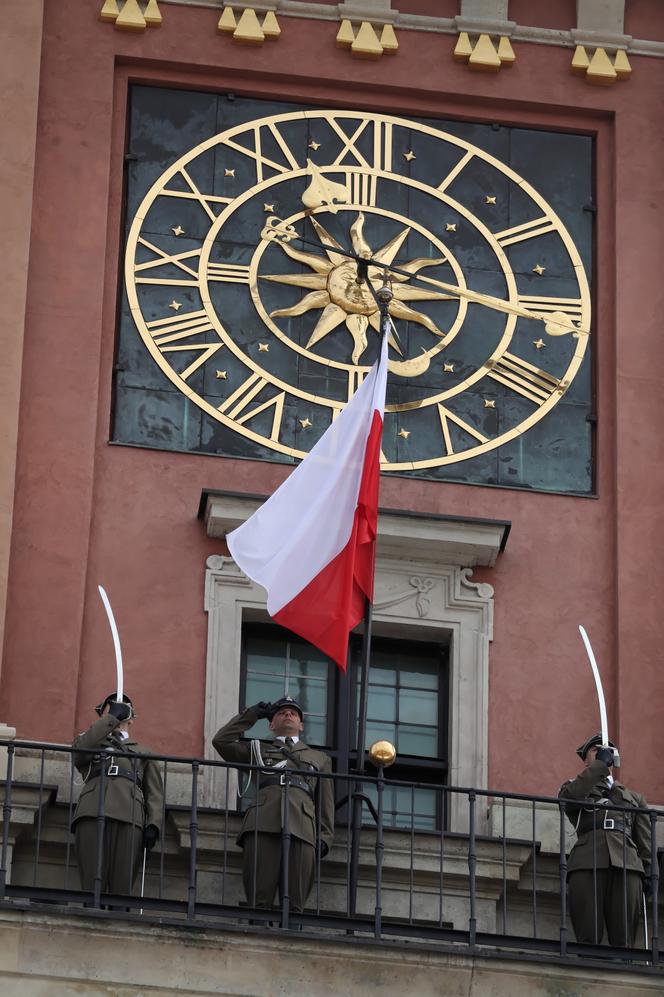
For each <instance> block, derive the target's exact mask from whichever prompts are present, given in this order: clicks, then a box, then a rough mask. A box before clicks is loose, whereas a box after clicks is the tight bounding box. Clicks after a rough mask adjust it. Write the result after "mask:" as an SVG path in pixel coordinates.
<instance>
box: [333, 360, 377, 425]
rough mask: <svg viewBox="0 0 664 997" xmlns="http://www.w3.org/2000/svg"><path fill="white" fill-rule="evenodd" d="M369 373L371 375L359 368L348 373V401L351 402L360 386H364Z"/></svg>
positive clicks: (353, 368)
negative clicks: (363, 383)
mask: <svg viewBox="0 0 664 997" xmlns="http://www.w3.org/2000/svg"><path fill="white" fill-rule="evenodd" d="M368 373H369V371H368V370H361V369H360V368H359V367H352V368H351V370H349V371H347V374H348V401H350V400H351V398H352V397H353V395H354V394H355V392H356V391H357V389H358V388H359V387H360V385H361V384H362V382H363V381H364V379H365V377H366V376H367V374H368ZM335 418H336V417H335Z"/></svg>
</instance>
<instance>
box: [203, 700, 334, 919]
mask: <svg viewBox="0 0 664 997" xmlns="http://www.w3.org/2000/svg"><path fill="white" fill-rule="evenodd" d="M263 718H268V719H269V720H270V730H271V731H272V732H273V734H274V735H275V737H274V740H273V741H253V742H252V741H248V740H241V736H242V734H243V733H244V732H245V731H246V730H249V728H250V727H253V725H254V724H255V723H256V722H257V721H258V720H262V719H263ZM302 721H303V713H302V707H301V706H300V705H299V704H298V703H296V702H295V700H294V699H291V697H290V696H285V697H284V698H283V699H280V700H278V701H277V702H276V703H257V704H256V706H250V707H249V708H248V709H246V710H244V712H242V713H239V714H238V715H237V716H235V717H233V718H232V720H229V722H228V723H227V724H225V726H223V727H222V728H221V729H220V730H219V731H217V733H216V735H215V737H214V739H213V741H212V743H213V745H214V747H215V748H216V750H217V751H218V752H219V754H220V755H221V757H222V758H224V759H225V760H226V761H228V762H253V763H254V764H259V765H264V766H265V767H266V768H267V769H271V770H272V771H270V772H269V773H266V774H263V773H260V774H256V773H255V774H254V775H253V776H252V778H256V779H257V793H256V799H255V802H254V803H252V805H251V806H250V807H249V809H248V810H247V812H246V814H245V815H244V820H243V822H242V827H241V830H240V834H239V835H238V839H237V841H238V844H239V845H241V846H242V850H243V881H244V889H245V893H246V896H247V901H248V902H249V904H251V906H255V907H271V906H272V905H273V904H274V897H275V894H276V891H277V887H279V888H280V894H281V882H280V880H281V860H282V831H283V830H284V827H285V823H286V822H285V821H284V819H283V817H284V816H285V815H284V809H285V808H284V803H285V799H286V794H287V799H288V811H287V818H288V820H287V831H288V832H289V833H290V836H291V837H290V851H289V859H288V894H289V898H290V906H291V909H292V910H293V911H295V912H301V911H303V910H304V905H305V903H306V900H307V897H308V896H309V893H310V891H311V887H312V886H313V882H314V875H315V871H316V847H317V843H320V855H321V858H322V857H324V856H325V855H327V852H328V851H329V848H330V845H331V844H332V838H333V834H334V791H333V788H332V780H331V779H319V778H318V777H317V773H318V772H331V771H332V765H331V762H330V759H329V758H328V756H327V755H325V754H323V752H322V751H316V750H315V749H314V748H310V747H309V746H308V745H307V744H305V743H304V741H303V740H302V739H301V737H300V735H301V734H302V731H303V730H304V724H303V722H302ZM252 746H253V747H252ZM289 769H306V770H307V774H306V775H305V774H303V773H301V774H299V775H297V776H296V775H293V776H289V777H288V789H286V787H285V785H284V775H283V773H284V770H289ZM309 773H310V774H309ZM318 814H320V822H318ZM254 873H255V875H254Z"/></svg>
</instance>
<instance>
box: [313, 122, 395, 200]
mask: <svg viewBox="0 0 664 997" xmlns="http://www.w3.org/2000/svg"><path fill="white" fill-rule="evenodd" d="M327 123H328V124H329V126H330V127H331V128H332V130H333V131H334V132H336V134H337V135H338V137H339V138H340V139H341V141H342V143H343V145H342V149H341V152H340V153H339V154H338V156H337V158H336V159H335V160H334V162H333V163H331V164H330V165H332V166H339V165H344V166H349V165H352V166H361V167H363V168H364V169H365V170H381V171H384V172H386V173H391V172H392V124H391V122H389V121H372V120H371V118H367V119H365V120H364V121H361V122H360V124H359V125H358V126H357V128H356V129H355V131H354V132H353V134H352V135H350V136H349V135H348V134H347V133H346V131H345V130H344V128H342V127H341V125H340V124H339V122H338V121H337V120H336V118H333V117H330V118H328V119H327ZM370 126H371V127H373V149H372V152H371V155H370V158H369V159H367V158H366V157H365V156H364V155H363V154H362V153H361V152H360V150H359V148H358V147H357V141H358V139H359V138H360V136H361V135H363V134H364V132H365V131H366V129H367V128H368V127H370ZM346 156H352V157H353V159H354V160H355V162H354V163H352V164H350V163H348V162H346V163H343V164H342V160H344V159H345V157H346ZM363 203H369V202H363ZM370 203H373V202H370Z"/></svg>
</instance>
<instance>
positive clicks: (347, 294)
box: [261, 211, 452, 364]
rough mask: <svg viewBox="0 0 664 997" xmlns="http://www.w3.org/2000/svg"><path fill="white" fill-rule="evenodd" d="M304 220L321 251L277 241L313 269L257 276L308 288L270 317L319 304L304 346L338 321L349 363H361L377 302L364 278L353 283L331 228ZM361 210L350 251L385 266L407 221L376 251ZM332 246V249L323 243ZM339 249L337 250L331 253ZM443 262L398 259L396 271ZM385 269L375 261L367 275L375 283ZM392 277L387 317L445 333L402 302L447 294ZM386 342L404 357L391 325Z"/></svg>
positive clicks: (353, 271) (353, 273)
mask: <svg viewBox="0 0 664 997" xmlns="http://www.w3.org/2000/svg"><path fill="white" fill-rule="evenodd" d="M309 220H310V222H311V224H312V225H313V227H314V230H315V232H316V235H317V236H318V238H319V239H320V241H321V244H322V248H323V249H324V250H325V254H326V255H325V256H319V255H317V254H316V253H308V252H304V251H302V250H299V249H295V248H294V247H293V246H291V245H289V243H287V242H279V243H278V245H279V246H281V248H282V249H283V251H284V252H285V253H286V254H287V255H288V256H290V258H291V259H293V260H296V261H297V262H298V263H304V264H306V266H308V267H310V268H311V269H312V270H313V271H314V273H311V274H299V273H296V274H265V275H263V276H262V278H261V279H262V280H271V281H275V282H276V283H278V284H289V285H291V286H294V287H301V288H309V289H310V290H309V294H306V295H305V296H304V297H303V298H302V300H301V301H299V302H298V303H297V304H296V305H292V306H291V307H290V308H279V309H277V310H276V311H273V312H270V318H276V317H277V316H280V315H283V316H289V317H292V316H296V315H303V314H304V313H305V312H308V311H311V310H312V309H318V308H321V309H322V313H321V315H320V317H319V319H318V321H317V323H316V325H315V327H314V330H313V332H312V333H311V335H310V337H309V340H308V342H307V349H310V348H311V347H312V346H315V344H316V343H318V342H320V340H321V339H324V338H325V336H327V335H328V334H329V333H331V332H333V331H334V330H335V329H337V328H338V327H339V326H340V325H341V324H342V323H343V322H345V323H346V328H347V329H348V331H349V332H350V334H351V336H352V337H353V352H352V362H353V363H354V364H357V363H359V362H360V358H361V357H362V354H363V353H364V351H365V350H366V348H367V329H368V328H369V327H371V328H372V329H374V330H375V331H376V332H379V331H380V313H379V310H378V305H377V303H376V301H375V299H374V297H373V295H372V293H371V290H370V289H369V287H368V286H367V283H366V281H363V282H362V283H359V282H358V265H357V262H356V261H354V260H349V259H348V257H347V256H345V255H344V254H343V248H342V246H341V245H340V244H339V243H338V242H337V241H336V239H334V238H333V237H332V236H331V235H330V233H329V232H328V231H327V230H326V229H325V228H324V227H323V226H322V225H321V224H320V222H318V221H317V220H316V219H315V218H314V217H313V216H311V215H310V216H309ZM363 229H364V215H363V214H362V212H361V211H360V212H358V215H357V218H356V219H355V221H354V222H353V224H352V225H351V227H350V239H351V245H352V247H353V252H354V253H356V254H357V256H360V257H362V258H363V259H369V258H371V259H374V260H375V261H376V262H377V263H382V264H384V265H385V266H390V265H391V264H392V263H393V261H394V258H395V256H396V255H397V253H398V252H399V249H400V248H401V246H402V245H403V243H404V242H405V240H406V238H407V237H408V233H409V232H410V226H406V227H405V228H404V229H402V231H401V232H399V233H398V235H396V236H394V238H393V239H390V241H389V242H387V243H385V245H384V246H382V247H381V248H380V249H378V250H376V252H372V249H371V247H370V245H369V244H368V242H367V241H366V239H365V237H364V233H363ZM328 247H333V248H328ZM335 250H339V252H335ZM446 262H447V261H446V260H445V259H443V258H437V259H431V258H430V257H420V258H418V259H415V260H411V261H410V262H409V263H403V264H399V268H400V269H401V270H405V271H406V272H407V274H411V275H413V276H414V275H415V274H417V273H419V271H420V270H422V269H423V268H424V267H433V266H437V265H438V264H441V263H446ZM383 275H384V271H383V269H382V268H381V267H379V266H371V267H369V268H368V279H369V280H370V281H372V282H373V283H374V284H376V283H377V282H378V283H380V282H382V279H383ZM390 279H391V281H392V292H393V295H394V297H393V298H392V301H391V302H390V305H389V314H390V315H391V316H392V318H395V319H401V320H404V321H407V322H417V323H418V324H419V325H422V326H424V327H425V328H426V329H428V330H429V332H431V333H433V335H435V336H440V337H444V336H445V335H446V333H445V332H443V331H442V330H440V329H439V328H438V326H437V325H436V324H435V322H434V321H433V320H432V319H431V318H429V316H428V315H426V314H425V313H424V312H419V311H415V309H413V308H410V307H409V306H408V305H407V304H406V302H407V301H442V300H449V299H450V298H451V297H452V295H449V294H441V293H440V292H439V291H430V290H428V289H425V288H419V287H412V286H411V285H410V284H408V280H409V278H408V276H406V275H404V274H390ZM389 344H390V346H392V347H393V349H395V350H396V351H397V353H399V355H400V356H403V353H402V350H401V347H400V345H399V343H398V340H397V338H396V335H395V332H394V329H393V330H392V331H391V332H390V333H389Z"/></svg>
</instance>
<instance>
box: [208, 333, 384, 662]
mask: <svg viewBox="0 0 664 997" xmlns="http://www.w3.org/2000/svg"><path fill="white" fill-rule="evenodd" d="M386 382H387V336H385V335H383V338H382V347H381V352H380V356H379V359H378V361H377V363H376V364H375V365H374V366H373V367H372V369H371V372H370V373H369V374H368V376H367V377H366V379H365V380H364V382H363V384H362V385H361V386H360V388H358V390H357V391H356V393H355V395H354V396H353V398H352V399H351V401H350V402H349V403H348V405H346V407H345V408H344V409H343V410H342V412H341V413H340V415H339V416H338V417H337V419H335V421H334V422H333V423H332V425H331V426H330V427H329V429H328V430H327V431H326V432H325V433H324V434H323V436H321V438H320V440H319V441H318V443H317V444H316V446H315V447H314V448H313V449H312V450H311V452H310V453H309V454H308V455H307V456H306V457H305V458H304V460H303V461H302V463H301V464H299V466H298V467H296V468H295V470H294V471H293V473H292V474H291V475H290V477H288V478H287V479H286V481H284V483H283V484H282V485H281V486H280V487H279V488H278V489H277V491H276V492H274V494H273V495H271V496H270V498H269V499H268V500H267V501H266V502H265V503H264V504H263V505H262V506H261V508H260V509H258V510H257V512H255V513H254V515H253V516H251V517H250V518H249V519H248V520H247V521H246V523H243V524H242V526H240V527H238V529H237V530H233V532H232V533H229V534H228V536H227V537H226V540H227V542H228V549H229V550H230V552H231V555H232V556H233V558H234V560H235V562H236V564H237V565H238V566H239V567H240V568H241V569H242V570H243V571H244V573H245V574H246V575H248V576H249V578H251V579H253V581H255V582H258V583H259V584H260V585H262V586H263V587H264V588H265V589H266V590H267V610H268V613H269V614H270V616H271V617H272V619H273V620H275V622H276V623H279V624H281V625H282V626H284V627H287V628H288V629H289V630H292V631H293V632H294V633H296V634H299V635H300V636H301V637H304V638H305V640H308V641H309V642H310V643H311V644H314V645H315V646H316V647H318V648H320V650H321V651H323V652H324V654H327V655H328V656H329V657H330V658H332V660H333V661H336V663H337V664H338V665H339V667H340V668H341V669H342V671H345V670H346V655H347V652H348V635H349V633H350V631H351V630H352V629H353V627H355V626H356V625H357V624H358V623H359V622H360V620H361V619H362V618H363V616H364V605H365V597H367V598H369V600H371V601H373V584H374V560H375V554H376V527H377V523H378V487H379V478H380V445H381V437H382V433H383V414H384V411H385V386H386Z"/></svg>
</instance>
